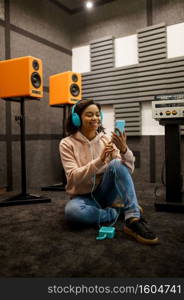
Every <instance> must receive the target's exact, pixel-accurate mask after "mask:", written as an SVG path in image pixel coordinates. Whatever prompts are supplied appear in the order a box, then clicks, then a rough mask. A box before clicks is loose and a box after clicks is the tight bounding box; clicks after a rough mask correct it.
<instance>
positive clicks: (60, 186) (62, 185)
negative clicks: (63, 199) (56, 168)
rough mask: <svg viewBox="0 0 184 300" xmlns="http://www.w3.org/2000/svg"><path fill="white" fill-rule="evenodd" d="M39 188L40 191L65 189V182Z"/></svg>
mask: <svg viewBox="0 0 184 300" xmlns="http://www.w3.org/2000/svg"><path fill="white" fill-rule="evenodd" d="M41 189H42V191H65V184H63V182H60V183H56V184H54V185H49V186H45V187H42V188H41Z"/></svg>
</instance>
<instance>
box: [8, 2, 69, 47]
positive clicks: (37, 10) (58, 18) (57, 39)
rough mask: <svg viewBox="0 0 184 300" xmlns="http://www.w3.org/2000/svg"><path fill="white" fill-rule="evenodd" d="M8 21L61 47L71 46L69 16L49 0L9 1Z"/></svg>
mask: <svg viewBox="0 0 184 300" xmlns="http://www.w3.org/2000/svg"><path fill="white" fill-rule="evenodd" d="M10 23H11V24H13V25H15V26H17V27H19V28H22V29H24V30H26V31H29V32H31V33H33V34H35V35H37V36H39V37H41V38H44V39H47V40H49V41H51V42H53V43H56V44H58V45H60V46H62V47H66V48H68V49H70V48H71V26H72V22H71V16H69V15H68V14H67V13H66V12H64V11H63V10H61V9H58V7H57V6H56V5H54V4H53V3H51V1H45V0H39V1H32V0H27V1H22V0H16V1H10Z"/></svg>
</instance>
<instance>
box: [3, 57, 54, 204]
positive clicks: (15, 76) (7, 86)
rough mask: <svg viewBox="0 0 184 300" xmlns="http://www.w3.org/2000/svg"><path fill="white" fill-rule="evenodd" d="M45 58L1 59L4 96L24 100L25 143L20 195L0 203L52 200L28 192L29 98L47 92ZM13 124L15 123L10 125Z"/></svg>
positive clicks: (21, 120)
mask: <svg viewBox="0 0 184 300" xmlns="http://www.w3.org/2000/svg"><path fill="white" fill-rule="evenodd" d="M42 81H43V80H42V62H41V60H40V59H38V58H35V57H32V56H25V57H19V58H14V59H9V60H5V61H1V62H0V82H1V86H0V98H3V99H4V100H7V101H13V102H15V101H16V102H19V103H20V116H16V120H17V121H19V124H20V137H21V140H20V142H21V143H20V144H21V187H22V191H21V193H20V194H19V195H16V196H14V197H11V198H9V199H5V200H4V201H1V202H0V206H10V205H20V204H35V203H43V202H50V201H51V200H50V199H49V198H47V197H41V196H36V195H30V194H28V193H27V180H26V147H25V105H24V104H25V99H33V100H34V99H40V98H41V97H42V96H43V84H42ZM10 126H11V125H10Z"/></svg>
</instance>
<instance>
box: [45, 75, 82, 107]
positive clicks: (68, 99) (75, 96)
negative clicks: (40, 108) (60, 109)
mask: <svg viewBox="0 0 184 300" xmlns="http://www.w3.org/2000/svg"><path fill="white" fill-rule="evenodd" d="M49 85H50V86H49V95H50V106H57V105H60V104H74V103H76V102H77V101H79V100H81V97H82V92H81V74H80V73H74V72H71V71H68V72H64V73H59V74H55V75H52V76H50V78H49Z"/></svg>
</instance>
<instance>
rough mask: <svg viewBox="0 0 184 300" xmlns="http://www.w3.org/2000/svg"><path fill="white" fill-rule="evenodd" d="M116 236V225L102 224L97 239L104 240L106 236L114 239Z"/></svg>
mask: <svg viewBox="0 0 184 300" xmlns="http://www.w3.org/2000/svg"><path fill="white" fill-rule="evenodd" d="M114 236H115V227H112V226H102V227H101V228H100V229H99V233H98V236H97V237H96V239H97V240H104V239H106V238H108V239H112V238H113V237H114Z"/></svg>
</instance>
